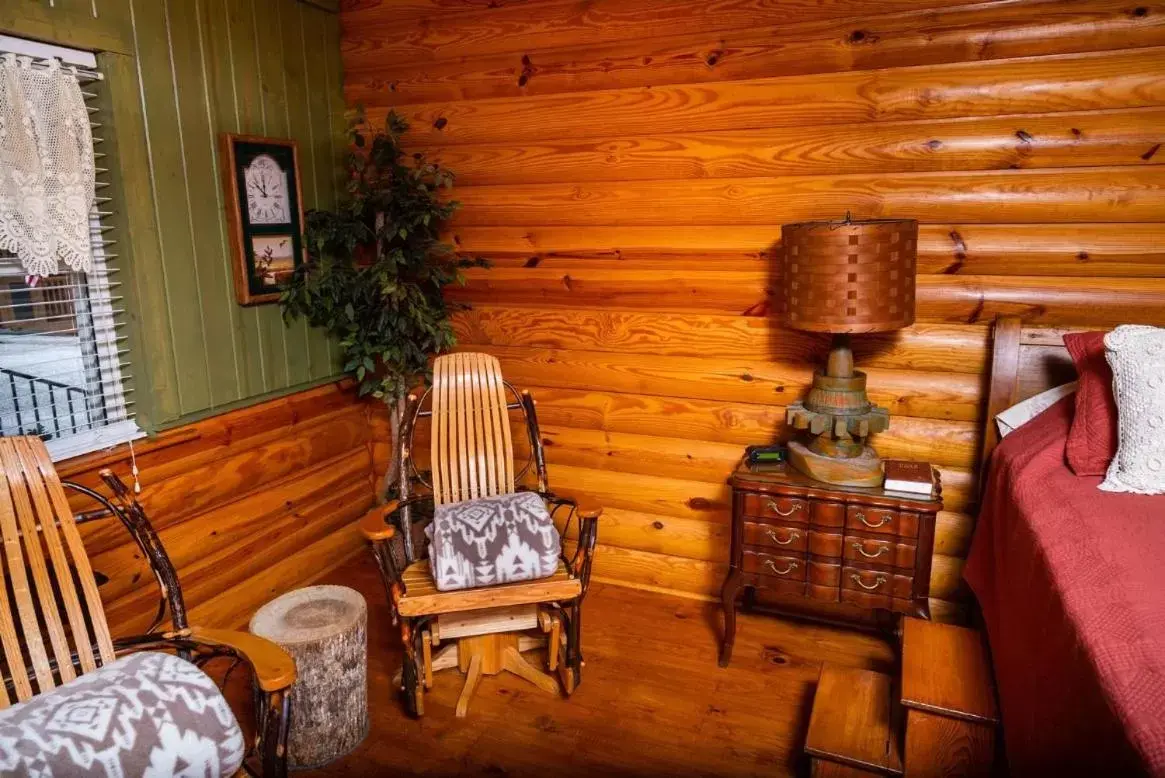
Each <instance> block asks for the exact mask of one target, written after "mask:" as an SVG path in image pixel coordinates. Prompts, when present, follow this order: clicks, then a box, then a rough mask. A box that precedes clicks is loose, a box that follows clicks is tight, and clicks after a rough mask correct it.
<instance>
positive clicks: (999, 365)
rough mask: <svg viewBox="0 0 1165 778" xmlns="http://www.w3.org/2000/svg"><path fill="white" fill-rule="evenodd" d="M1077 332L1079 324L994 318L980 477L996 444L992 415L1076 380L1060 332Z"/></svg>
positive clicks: (996, 433) (996, 431) (1012, 317)
mask: <svg viewBox="0 0 1165 778" xmlns="http://www.w3.org/2000/svg"><path fill="white" fill-rule="evenodd" d="M1092 329H1098V328H1095V327H1094V328H1092ZM1100 329H1103V328H1100ZM1081 331H1083V330H1082V328H1080V327H1024V326H1023V323H1022V321H1021V320H1020V318H1019V317H1018V316H1000V317H999V318H997V319H996V320H995V327H994V329H993V333H992V345H991V381H990V384H989V385H988V388H987V418H986V419H985V420H984V428H983V454H982V456H981V457H980V459H979V466H980V473H981V474H982V475H981V477H984V478H985V477H986V465H987V458H988V457H990V456H991V452H992V451H993V450H994V449H995V446H996V445H997V444H998V443H999V430H998V429H997V428H996V426H995V416H996V414H998V413H999V412H1001V411H1004V410H1006V409H1008V408H1010V407H1011V406H1013V405H1015V404H1016V403H1018V402H1021V401H1023V400H1026V399H1027V398H1029V397H1034V396H1035V395H1037V394H1039V393H1040V392H1043V391H1045V390H1047V389H1051V388H1052V387H1054V386H1060V385H1061V384H1066V383H1068V382H1069V381H1075V380H1076V368H1075V366H1074V365H1073V364H1072V357H1071V356H1069V354H1068V349H1067V348H1066V347H1065V346H1064V335H1065V334H1066V333H1069V332H1081Z"/></svg>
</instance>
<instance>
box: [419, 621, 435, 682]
mask: <svg viewBox="0 0 1165 778" xmlns="http://www.w3.org/2000/svg"><path fill="white" fill-rule="evenodd" d="M421 657H422V667H424V673H425V688H426V689H432V688H433V637H432V636H431V635H430V634H429V630H425V631H424V632H422V633H421Z"/></svg>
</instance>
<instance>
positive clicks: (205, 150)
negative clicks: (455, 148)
mask: <svg viewBox="0 0 1165 778" xmlns="http://www.w3.org/2000/svg"><path fill="white" fill-rule="evenodd" d="M0 30H3V31H6V32H10V33H11V34H16V35H25V36H28V37H34V38H39V39H43V40H48V41H50V42H55V43H61V44H64V45H71V46H77V47H79V48H89V49H94V50H100V51H102V52H104V53H103V54H102V55H101V57H100V61H101V65H102V67H103V69H104V70H106V73H107V79H106V87H107V89H108V91H109V93H110V108H111V111H110V115H111V117H112V119H111V124H112V125H113V126H112V127H111V128H110V129H109V131H108V132H107V134H108V135H110V136H111V140H110V142H111V144H112V146H111V150H113V151H115V153H116V161H115V165H116V167H115V168H114V170H115V172H120V173H121V176H119V177H118V178H120V180H119V181H117V182H115V183H116V184H117V186H116V187H115V188H116V189H117V190H118V191H117V193H116V194H117V195H119V197H118V203H119V204H120V206H121V207H122V209H123V211H124V212H123V213H121V214H119V217H120V218H119V219H118V220H117V221H118V224H119V226H121V227H122V228H123V229H122V231H123V232H124V233H125V234H124V235H123V239H122V240H121V244H122V245H120V246H119V253H120V254H121V255H122V257H123V259H122V261H123V262H124V264H125V266H126V272H127V273H128V274H129V275H130V277H129V278H128V279H127V280H128V281H129V282H130V283H129V284H127V285H126V296H127V303H128V306H129V309H130V312H131V319H132V324H133V327H132V331H131V359H132V361H133V369H134V373H135V378H136V381H135V383H136V387H137V403H138V412H139V419H140V420H141V421H142V422H143V424H144V426H147V427H148V428H154V429H156V428H160V427H166V426H172V425H174V424H175V423H178V422H184V421H188V420H190V419H192V418H197V417H201V416H206V415H208V414H210V413H214V412H216V411H219V410H223V409H226V408H230V407H237V406H239V405H242V404H246V403H247V402H248V401H252V400H254V399H256V398H260V397H267V396H270V395H272V394H277V393H281V392H285V391H288V390H291V389H293V388H297V387H301V386H304V385H308V384H311V383H316V382H319V381H321V380H326V379H328V378H330V377H333V376H335V375H336V374H337V373H338V367H337V354H336V349H335V347H334V346H333V345H332V344H330V343H329V341H328V339H327V338H326V337H324V335H323V334H322V333H320V332H318V331H315V330H312V329H310V328H308V327H307V326H306V325H305V324H304V323H303V322H302V321H300V322H296V323H294V324H292V325H291V326H290V327H287V326H285V325H284V323H283V320H282V317H281V315H280V310H279V307H278V306H277V305H265V306H257V307H252V308H243V307H240V306H239V305H237V304H236V302H235V299H234V287H233V285H232V276H231V266H230V249H229V245H228V239H227V228H226V221H225V218H224V215H223V192H222V185H221V181H220V173H219V166H218V135H219V133H220V132H224V131H225V132H243V133H249V134H254V135H269V136H273V137H283V138H286V137H290V138H294V139H295V140H296V141H298V143H299V159H300V168H301V177H302V186H303V196H304V207H305V208H313V207H328V206H330V205H332V204H333V203H334V202H335V201H336V198H337V195H338V194H339V192H340V189H341V187H342V186H343V175H342V170H343V168H342V155H343V137H342V133H343V128H344V118H343V112H344V104H343V94H342V91H341V87H342V77H341V72H340V62H339V38H340V32H339V21H338V18H337V16H336V15H335V14H334V13H330V12H328V11H326V10H324V9H323V8H321V7H319V6H318V5H315V4H309V3H306V2H302V1H301V0H55V2H54V3H53V5H52V6H51V7H50V5H49V3H48V0H15V2H14V4H10V3H9V2H5V3H4V4H3V9H0ZM111 156H113V155H111Z"/></svg>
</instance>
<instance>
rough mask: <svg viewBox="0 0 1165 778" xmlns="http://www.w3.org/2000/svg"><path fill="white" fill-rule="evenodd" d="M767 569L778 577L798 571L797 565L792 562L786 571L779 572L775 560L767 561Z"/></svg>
mask: <svg viewBox="0 0 1165 778" xmlns="http://www.w3.org/2000/svg"><path fill="white" fill-rule="evenodd" d="M765 567H767V568H768V569H770V570H772V571H773V572H774V573H776V574H777V575H788V574H789V573H791V572H793V571H794V570H796V569H797V563H796V562H792V561H790V562H789V566H788V567H786V568H785V569H784V570H778V569H777V566H776V565H774V564H773V560H771V559H766V560H765Z"/></svg>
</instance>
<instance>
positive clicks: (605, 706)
mask: <svg viewBox="0 0 1165 778" xmlns="http://www.w3.org/2000/svg"><path fill="white" fill-rule="evenodd" d="M321 583H334V584H342V585H346V586H351V587H353V588H355V589H357V590H359V591H360V592H362V593H363V594H364V596H365V598H366V599H367V601H368V604H369V635H368V642H369V649H368V653H369V668H368V672H369V706H370V717H371V731H370V732H369V735H368V738H367V739H366V740H365V741H364V743H363V744H362V745H361V746H360V747H359V748H358V749H357V750H356V751H355V752H353V753H352V754H351V755H350V756H348V757H346V758H344V759H343V760H340V761H339V762H336V763H335V764H333V765H331V766H329V767H328V768H326V769H324V770H319V771H314V772H307V773H298V774H299V775H304V776H315V775H329V776H332V775H337V776H344V775H370V774H385V775H391V774H428V775H450V774H459V775H553V776H555V778H559V776H567V775H588V776H593V775H644V776H646V775H653V776H654V775H680V774H683V775H725V776H727V775H733V776H735V775H765V776H780V775H803V774H805V765H804V763H803V759H802V757H801V746H802V744H803V742H804V738H805V730H806V727H807V726H808V717H809V708H810V705H811V702H812V699H813V690H814V685H815V684H816V682H817V678H818V674H819V672H820V670H821V663H822V662H834V663H839V664H844V665H851V666H855V667H865V668H870V669H876V670H882V671H887V670H889V669H890V667H891V665H892V662H893V652H892V650H891V647H890V645H889V643H887V642H886V641H883V640H881V639H879V638H877V637H874V636H869V635H864V634H860V633H855V632H850V631H846V630H841V629H834V628H830V627H823V626H815V625H807V624H805V623H796V622H785V621H780V620H776V619H773V618H771V617H764V616H751V615H744V616H742V617H741V618H740V620H739V621H740V624H739V628H738V631H737V639H736V651H735V655H734V657H733V661H732V665H731V666H730V667H729V668H727V669H721V668H720V667H719V666H718V665H717V663H716V655H717V640H718V635H719V631H720V626H719V625H720V618H719V612H718V610H717V609H716V608H714V607H713V606H712V605H710V604H707V603H702V602H696V601H692V600H686V599H679V598H674V597H669V596H664V595H659V594H652V593H647V592H641V591H635V590H630V589H624V588H620V587H615V586H609V585H602V584H595V585H594V586H592V587H591V591H590V593H589V594H588V595H587V600H586V604H585V606H584V615H583V651H584V656H585V659H586V667H585V668H583V682H582V686H581V687H580V688H579V689H578V691H576V692H575V694H574V696H573V697H571V698H570V699H569V700H567V699H555V698H554V697H552V696H550V695H548V694H545V693H543V692H540V691H539V690H537V689H536V688H535V687H534V686H533V685H531V684H529V683H527V682H526V681H523V680H521V679H518V678H516V677H514V676H510V675H507V674H502V675H498V676H496V677H493V678H485V679H484V680H483V681H482V684H481V686H480V687H479V689H478V692H477V695H476V697H475V698H474V700H473V703H472V705H471V706H470V709H469V716H468V718H466V719H457V718H455V717H454V715H453V707H454V705H455V703H456V700H457V695H458V692H459V691H460V689H461V676H460V675H458V674H457V673H456V671H453V670H446V671H443V672H441V673H439V674H437V676H436V679H435V683H434V688H433V690H432V691H431V692H429V694H428V696H427V697H426V699H425V710H426V715H425V717H424V718H423V719H421V720H419V721H414V720H411V719H409V718H408V717H407V716H406V715H405V714H404V712H403V709H402V707H401V704H400V701H399V699H398V697H397V694H396V692H395V690H394V689H393V688H391V677H392V674H393V673H394V672H395V671H396V670H397V668H398V667H399V665H400V657H401V652H400V650H399V649H398V644H399V633H397V632H396V631H395V630H393V629H392V628H391V625H390V622H389V616H388V610H387V606H386V604H385V599H384V592H383V589H382V588H381V584H380V580H379V578H378V577H377V574H376V568H375V566H374V564H373V563H372V560H371V556H370V555H364V554H361V555H359V556H357V557H355V559H354V560H353V562H352V563H351V564H350V565H347V566H345V567H343V568H341V569H340V570H338V571H337V572H335V573H333V574H331V575H329V576H328V577H327V578H325V579H324V580H323V581H321ZM548 771H550V772H548Z"/></svg>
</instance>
